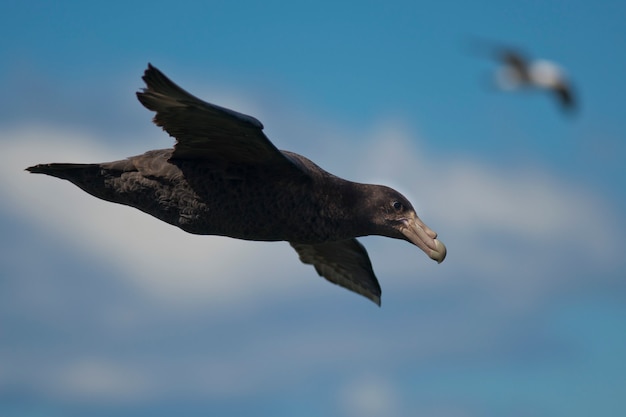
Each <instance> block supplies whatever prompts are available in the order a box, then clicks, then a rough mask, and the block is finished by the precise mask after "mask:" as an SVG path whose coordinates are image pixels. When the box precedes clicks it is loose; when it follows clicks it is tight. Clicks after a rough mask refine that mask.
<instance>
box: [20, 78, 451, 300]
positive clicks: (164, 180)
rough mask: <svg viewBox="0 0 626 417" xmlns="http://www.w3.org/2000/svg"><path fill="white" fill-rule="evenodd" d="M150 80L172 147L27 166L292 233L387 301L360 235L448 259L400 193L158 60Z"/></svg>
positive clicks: (128, 197)
mask: <svg viewBox="0 0 626 417" xmlns="http://www.w3.org/2000/svg"><path fill="white" fill-rule="evenodd" d="M144 80H145V81H146V84H147V86H148V88H146V89H145V90H144V91H143V92H139V93H137V95H138V98H139V100H140V101H141V102H142V104H144V106H146V107H147V108H148V109H150V110H153V111H156V116H155V119H154V121H155V123H156V124H157V125H160V126H162V127H163V128H164V129H165V130H166V131H168V133H170V135H172V136H174V137H175V138H176V139H177V143H176V145H175V147H174V148H173V149H163V150H153V151H148V152H146V153H144V154H142V155H138V156H134V157H130V158H128V159H124V160H120V161H114V162H107V163H101V164H65V163H61V164H59V163H55V164H41V165H36V166H33V167H30V168H28V170H29V171H31V172H34V173H44V174H48V175H52V176H55V177H59V178H62V179H66V180H68V181H70V182H72V183H74V184H75V185H77V186H78V187H80V188H82V189H83V190H85V191H86V192H88V193H90V194H92V195H93V196H95V197H98V198H101V199H103V200H107V201H111V202H115V203H120V204H124V205H128V206H132V207H135V208H137V209H139V210H141V211H144V212H145V213H148V214H150V215H152V216H154V217H156V218H158V219H160V220H162V221H164V222H167V223H170V224H172V225H174V226H177V227H180V228H181V229H183V230H185V231H187V232H189V233H194V234H205V235H219V236H228V237H232V238H237V239H245V240H256V241H282V240H284V241H288V242H290V243H291V245H292V246H293V247H294V248H295V249H296V251H297V252H298V254H299V255H300V259H301V260H302V261H303V262H305V263H310V264H313V265H314V266H315V268H316V270H317V272H318V273H319V274H320V275H322V276H324V277H325V278H327V279H328V280H329V281H331V282H333V283H336V284H338V285H342V286H344V287H346V288H348V289H350V290H353V291H355V292H358V293H359V294H362V295H364V296H366V297H368V298H370V299H371V300H373V301H375V302H376V303H378V304H380V286H379V285H378V281H377V279H376V277H375V275H374V272H373V270H372V267H371V263H370V261H369V257H368V255H367V252H366V251H365V248H364V247H363V246H362V245H361V244H360V243H359V242H358V241H357V240H356V239H355V237H358V236H365V235H383V236H389V237H394V238H398V239H404V240H408V241H410V242H412V243H414V244H415V245H417V246H418V247H420V248H421V249H422V250H423V251H424V252H426V253H427V254H428V255H429V256H430V257H431V258H433V259H435V260H437V261H439V262H441V261H442V260H443V258H444V257H445V252H446V250H445V246H443V244H441V242H439V241H438V240H436V234H435V233H434V232H432V231H431V230H430V229H429V228H428V227H426V225H424V224H423V223H422V222H421V220H420V219H419V218H418V217H417V215H416V214H415V211H414V210H413V208H412V206H411V204H410V203H409V202H408V200H406V198H404V197H403V196H402V195H400V194H399V193H398V192H397V191H395V190H393V189H391V188H388V187H385V186H380V185H371V184H360V183H355V182H351V181H347V180H344V179H341V178H339V177H336V176H334V175H332V174H330V173H328V172H326V171H324V170H323V169H321V168H320V167H318V166H317V165H316V164H314V163H313V162H311V161H310V160H308V159H307V158H305V157H303V156H301V155H298V154H295V153H292V152H288V151H279V150H278V149H277V148H275V147H274V145H273V144H272V143H271V142H270V141H269V140H268V139H267V137H265V135H264V134H263V132H262V128H263V125H262V124H261V123H260V122H259V121H258V120H256V119H254V118H252V117H250V116H246V115H243V114H240V113H237V112H234V111H232V110H228V109H224V108H222V107H219V106H215V105H212V104H209V103H205V102H203V101H201V100H199V99H197V98H195V97H193V96H192V95H190V94H189V93H187V92H185V91H184V90H182V89H181V88H180V87H178V86H176V85H175V84H174V83H172V82H171V81H170V80H169V79H167V78H166V77H165V76H164V75H163V74H162V73H161V72H160V71H158V70H157V69H156V68H154V67H152V66H149V67H148V70H146V73H145V75H144Z"/></svg>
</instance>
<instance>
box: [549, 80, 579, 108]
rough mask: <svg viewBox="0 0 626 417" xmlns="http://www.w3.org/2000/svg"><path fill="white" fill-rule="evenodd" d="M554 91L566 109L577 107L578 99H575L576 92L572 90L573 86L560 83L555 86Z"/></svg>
mask: <svg viewBox="0 0 626 417" xmlns="http://www.w3.org/2000/svg"><path fill="white" fill-rule="evenodd" d="M554 92H555V93H556V95H557V97H558V99H559V101H560V102H561V106H562V107H563V108H564V109H566V110H573V109H575V108H576V100H575V99H574V93H573V92H572V88H571V87H570V86H568V85H566V84H559V85H558V86H557V87H556V88H554Z"/></svg>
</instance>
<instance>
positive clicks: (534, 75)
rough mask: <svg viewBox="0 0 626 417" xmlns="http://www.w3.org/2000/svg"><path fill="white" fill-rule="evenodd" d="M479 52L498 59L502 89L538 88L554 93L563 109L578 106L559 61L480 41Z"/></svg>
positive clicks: (498, 82) (496, 75)
mask: <svg viewBox="0 0 626 417" xmlns="http://www.w3.org/2000/svg"><path fill="white" fill-rule="evenodd" d="M474 46H478V47H479V48H480V51H481V52H482V53H483V54H484V53H485V49H487V52H488V55H489V56H491V57H493V58H495V59H496V60H497V61H499V62H500V63H501V64H502V66H501V67H500V68H498V70H497V71H496V73H495V81H496V85H497V86H498V87H499V88H500V89H502V90H508V91H511V90H519V89H522V88H527V89H528V88H530V89H539V90H544V91H548V92H549V93H551V94H553V95H554V96H555V97H556V98H557V100H558V101H559V104H560V105H561V108H562V109H563V110H566V111H573V110H574V109H576V107H578V103H577V100H576V98H575V97H574V92H573V88H572V85H571V83H570V82H569V80H568V79H567V77H566V75H565V72H564V71H563V69H562V68H561V67H559V66H558V65H557V64H556V63H554V62H552V61H548V60H544V59H537V60H531V59H529V58H528V57H527V56H526V55H525V54H524V53H522V52H520V51H519V50H517V49H515V48H511V47H506V46H500V45H494V44H493V43H490V42H482V41H480V42H479V43H478V44H475V45H474Z"/></svg>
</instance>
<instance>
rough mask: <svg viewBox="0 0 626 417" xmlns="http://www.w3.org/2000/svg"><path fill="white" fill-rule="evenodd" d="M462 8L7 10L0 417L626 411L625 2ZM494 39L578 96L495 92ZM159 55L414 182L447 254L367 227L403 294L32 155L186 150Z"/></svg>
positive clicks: (0, 81)
mask: <svg viewBox="0 0 626 417" xmlns="http://www.w3.org/2000/svg"><path fill="white" fill-rule="evenodd" d="M435 3H436V4H435ZM435 3H433V2H423V3H419V2H393V1H392V2H390V1H386V2H384V3H383V2H324V1H316V2H292V3H291V4H290V5H287V6H286V5H284V4H283V3H282V2H272V1H264V2H250V1H240V2H232V1H219V2H178V3H175V4H172V3H171V2H161V1H151V2H130V1H129V2H124V3H122V2H120V3H116V4H102V5H98V4H90V3H88V2H71V1H61V2H55V3H54V4H53V3H51V2H12V1H10V2H4V3H3V4H2V6H0V11H1V12H0V56H1V57H2V61H1V64H0V88H1V89H2V90H1V91H3V94H2V95H0V142H1V144H2V148H3V152H2V153H1V154H0V161H1V162H2V163H1V164H0V169H1V170H2V171H1V175H0V190H1V192H2V195H3V198H2V200H1V201H0V228H1V230H2V234H1V236H2V237H1V238H0V248H1V250H0V277H1V278H0V414H1V415H3V416H4V415H7V416H17V417H25V416H39V415H46V416H79V415H80V416H82V415H94V416H99V415H102V416H105V415H106V416H108V415H112V414H115V415H119V416H165V415H171V414H173V413H176V414H185V415H189V416H195V415H198V416H199V415H255V416H318V415H325V416H331V417H332V416H346V417H352V416H361V417H378V416H388V417H394V416H408V415H420V416H432V417H461V416H462V417H466V416H467V417H474V416H503V415H507V416H515V417H517V416H519V417H522V416H524V417H525V416H555V415H568V416H572V417H576V416H587V415H592V414H594V415H620V414H623V413H624V412H626V402H625V401H624V398H625V397H626V389H625V387H626V377H625V376H624V375H625V374H626V365H625V362H624V360H623V357H624V354H625V353H626V331H625V330H626V328H625V327H626V325H625V324H624V323H626V304H625V301H626V292H625V290H626V288H625V284H624V277H625V276H626V263H625V262H624V259H623V258H624V257H623V248H624V244H625V243H626V239H625V238H624V231H625V226H626V216H625V215H624V213H626V171H625V170H624V168H623V161H624V160H625V158H626V133H625V132H626V119H625V118H624V115H623V97H624V94H625V93H626V84H624V82H623V74H624V73H625V71H626V55H625V54H624V53H623V51H622V50H621V49H620V48H621V47H622V45H623V43H624V40H626V27H625V26H624V24H623V16H624V15H625V14H626V4H625V3H624V2H617V1H613V2H610V1H601V2H588V1H587V2H582V1H552V2H549V3H548V2H545V1H541V2H540V1H532V2H496V1H481V2H473V3H471V4H470V3H467V2H435ZM476 37H478V38H485V39H492V40H494V41H498V42H503V43H505V44H511V45H515V46H520V47H522V48H524V49H525V50H527V51H528V52H530V53H532V55H533V56H535V57H538V58H547V59H551V60H554V61H556V62H558V63H559V64H560V65H562V66H563V67H564V68H565V69H566V70H567V73H568V75H569V76H570V78H571V79H572V81H573V83H574V86H575V88H576V93H577V95H578V96H579V97H580V101H581V108H580V110H579V112H578V113H577V114H576V115H575V116H574V117H570V116H568V115H565V114H563V113H562V112H561V111H560V109H558V107H557V106H556V103H555V102H554V100H552V97H549V96H547V95H544V94H542V93H535V92H533V93H530V92H519V93H509V92H498V91H494V90H493V89H491V88H490V87H489V79H490V78H489V77H490V76H491V74H492V72H493V70H494V68H495V64H494V62H492V61H490V60H489V59H487V58H486V57H483V56H480V55H477V54H475V53H473V52H472V48H470V47H469V45H470V44H471V42H470V40H471V39H473V38H476ZM622 49H623V48H622ZM147 62H151V63H153V64H154V65H156V66H157V67H159V68H160V69H161V70H163V71H164V72H165V73H166V74H167V75H169V76H170V77H171V78H172V79H173V80H174V81H176V82H177V83H179V84H180V85H181V86H183V87H184V88H186V89H188V90H189V91H191V92H193V93H194V94H196V95H198V96H200V97H202V98H204V99H206V100H208V101H211V102H213V103H216V104H220V105H223V106H226V107H230V108H233V109H236V110H238V111H242V112H244V113H247V114H250V115H253V116H255V117H257V118H258V119H260V120H261V121H262V122H263V124H264V125H265V131H266V133H267V135H268V136H269V137H270V139H271V140H272V141H273V142H274V143H275V144H276V145H277V146H278V147H279V148H281V149H288V150H291V151H294V152H298V153H301V154H304V155H306V156H308V157H309V158H311V159H312V160H313V161H315V162H316V163H318V164H319V165H321V166H322V167H323V168H325V169H327V170H329V171H331V172H333V173H335V174H337V175H340V176H342V177H345V178H349V179H352V180H356V181H361V182H377V183H384V184H387V185H391V186H393V187H396V188H397V189H399V190H400V191H402V192H403V193H404V194H406V195H407V196H408V197H409V198H410V199H411V200H412V201H413V203H414V205H415V207H416V208H417V210H418V214H419V215H420V217H421V218H422V219H423V220H424V222H425V223H426V224H427V225H429V226H430V227H431V228H433V229H434V230H436V231H437V232H438V233H439V235H440V238H441V240H442V241H443V242H444V243H445V244H446V245H447V246H448V250H449V253H448V258H447V259H446V261H445V262H444V263H442V264H441V265H436V264H435V263H434V262H432V261H430V260H429V259H428V258H427V257H425V256H424V255H423V254H422V253H421V252H419V251H418V250H416V248H414V247H412V246H410V245H407V244H406V243H403V242H400V241H392V240H390V239H384V238H377V237H368V238H364V239H362V242H363V243H364V244H365V245H366V247H367V248H368V251H369V253H370V257H371V258H372V262H373V265H374V269H375V271H376V273H377V275H378V277H379V280H380V281H381V285H382V288H383V297H382V308H377V307H376V306H374V305H373V304H372V303H370V302H368V301H367V300H365V299H363V298H362V297H358V296H356V295H353V294H351V293H349V292H347V291H345V290H343V289H341V288H338V287H336V286H333V285H331V284H329V283H327V282H325V281H324V280H323V279H321V278H319V277H317V275H316V274H315V272H314V270H313V269H312V268H311V267H310V266H307V265H303V264H301V263H300V262H299V261H298V258H297V255H296V253H295V252H294V251H293V250H292V249H291V248H290V247H289V245H287V244H286V243H256V242H241V241H236V240H232V239H226V238H219V237H208V236H191V235H188V234H185V233H183V232H182V231H179V230H177V229H175V228H173V227H171V226H169V225H166V224H163V223H161V222H159V221H157V220H156V219H153V218H150V217H148V216H145V215H143V214H142V213H140V212H138V211H137V210H133V209H131V208H128V207H122V206H117V205H113V204H110V203H107V202H103V201H100V200H97V199H94V198H93V197H91V196H89V195H87V194H86V193H84V192H82V191H81V190H79V189H78V188H76V187H74V186H73V185H71V184H69V183H67V182H62V181H59V180H56V179H53V178H47V177H42V176H35V175H29V174H28V173H26V172H24V171H23V169H24V168H25V167H27V166H29V165H32V164H35V163H44V162H101V161H108V160H114V159H121V158H124V157H126V156H130V155H134V154H139V153H142V152H144V151H146V150H149V149H157V148H164V147H169V146H171V144H172V140H171V139H170V138H168V137H167V135H166V134H164V133H163V132H161V131H160V129H158V128H157V127H155V126H153V125H152V123H151V121H150V120H151V114H150V113H149V112H148V111H146V110H145V109H143V108H142V107H141V105H140V104H139V103H138V102H137V100H136V98H135V95H134V92H135V91H136V90H137V89H138V88H140V87H142V82H141V79H140V76H141V74H142V72H143V70H144V69H145V66H146V64H147Z"/></svg>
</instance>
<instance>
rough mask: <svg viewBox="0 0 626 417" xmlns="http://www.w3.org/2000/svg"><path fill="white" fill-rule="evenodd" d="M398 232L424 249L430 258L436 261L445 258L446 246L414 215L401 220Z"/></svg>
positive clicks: (438, 261)
mask: <svg viewBox="0 0 626 417" xmlns="http://www.w3.org/2000/svg"><path fill="white" fill-rule="evenodd" d="M400 232H401V233H402V235H403V236H404V238H405V239H406V240H407V241H409V242H411V243H412V244H414V245H415V246H417V247H418V248H420V249H421V250H423V251H424V253H425V254H426V255H428V256H429V257H430V258H431V259H434V260H435V261H437V263H441V262H443V260H444V259H445V258H446V252H447V251H446V247H445V245H444V244H443V243H441V242H440V241H438V240H437V233H435V232H433V231H432V230H431V229H430V228H429V227H428V226H426V225H425V224H424V222H422V221H421V220H420V218H419V217H417V216H414V217H411V218H408V219H405V220H404V221H403V226H402V227H401V228H400Z"/></svg>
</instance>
